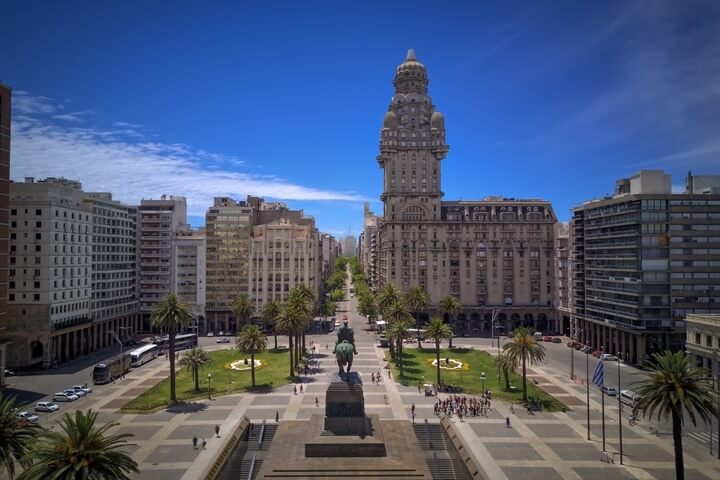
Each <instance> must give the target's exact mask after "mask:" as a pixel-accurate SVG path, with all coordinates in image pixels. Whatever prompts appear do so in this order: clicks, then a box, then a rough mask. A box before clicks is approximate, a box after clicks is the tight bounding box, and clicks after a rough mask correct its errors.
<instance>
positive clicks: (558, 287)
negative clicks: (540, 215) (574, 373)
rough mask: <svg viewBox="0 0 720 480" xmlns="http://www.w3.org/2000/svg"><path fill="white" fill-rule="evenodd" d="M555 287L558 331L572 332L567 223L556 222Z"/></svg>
mask: <svg viewBox="0 0 720 480" xmlns="http://www.w3.org/2000/svg"><path fill="white" fill-rule="evenodd" d="M554 238H555V247H554V250H555V261H554V268H555V289H554V292H553V293H554V295H553V304H554V305H555V310H556V313H555V318H557V320H558V322H559V328H558V332H557V333H562V334H563V335H569V334H570V319H571V317H572V306H571V302H570V300H571V281H570V275H571V262H570V227H569V225H568V224H567V223H556V224H555V237H554Z"/></svg>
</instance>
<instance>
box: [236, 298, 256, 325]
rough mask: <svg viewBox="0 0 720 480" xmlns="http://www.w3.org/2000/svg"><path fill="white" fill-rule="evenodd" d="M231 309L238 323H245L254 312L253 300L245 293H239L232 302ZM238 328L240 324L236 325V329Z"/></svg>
mask: <svg viewBox="0 0 720 480" xmlns="http://www.w3.org/2000/svg"><path fill="white" fill-rule="evenodd" d="M232 311H233V313H234V314H235V318H237V319H238V321H239V322H240V324H241V325H246V324H247V323H248V321H250V318H251V317H252V316H253V314H254V313H255V302H253V300H252V298H250V296H249V295H248V294H247V293H241V294H240V295H238V296H237V298H236V299H235V301H234V302H233V304H232ZM239 329H240V325H238V330H239Z"/></svg>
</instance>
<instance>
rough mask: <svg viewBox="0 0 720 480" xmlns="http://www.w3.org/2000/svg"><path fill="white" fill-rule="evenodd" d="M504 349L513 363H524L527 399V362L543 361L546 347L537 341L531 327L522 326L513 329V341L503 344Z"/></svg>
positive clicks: (525, 397) (523, 377) (525, 395)
mask: <svg viewBox="0 0 720 480" xmlns="http://www.w3.org/2000/svg"><path fill="white" fill-rule="evenodd" d="M503 351H504V352H505V354H506V355H508V356H509V357H510V360H511V361H512V363H513V365H522V387H523V401H527V369H526V367H527V363H528V362H529V363H530V365H533V364H535V363H537V362H541V361H542V360H543V359H544V358H545V348H544V347H543V346H542V345H540V344H539V343H537V342H536V341H535V337H534V336H533V330H532V328H531V327H520V328H516V329H515V330H514V331H513V338H512V341H511V342H510V343H506V344H505V345H503Z"/></svg>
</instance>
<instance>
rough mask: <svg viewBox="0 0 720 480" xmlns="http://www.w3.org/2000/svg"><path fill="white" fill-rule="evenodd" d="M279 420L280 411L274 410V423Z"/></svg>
mask: <svg viewBox="0 0 720 480" xmlns="http://www.w3.org/2000/svg"><path fill="white" fill-rule="evenodd" d="M279 421H280V413H279V412H278V411H277V410H275V423H278V422H279Z"/></svg>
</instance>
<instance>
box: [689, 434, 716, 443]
mask: <svg viewBox="0 0 720 480" xmlns="http://www.w3.org/2000/svg"><path fill="white" fill-rule="evenodd" d="M688 437H690V438H694V439H695V440H697V441H698V442H700V443H708V442H709V441H710V432H690V433H688ZM712 442H713V443H714V444H715V445H717V442H718V434H717V432H713V434H712Z"/></svg>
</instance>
